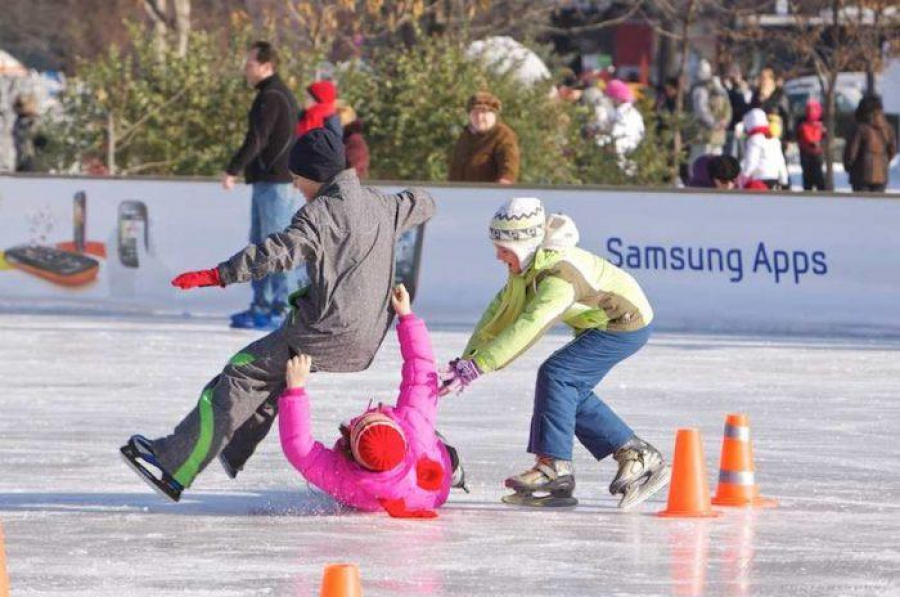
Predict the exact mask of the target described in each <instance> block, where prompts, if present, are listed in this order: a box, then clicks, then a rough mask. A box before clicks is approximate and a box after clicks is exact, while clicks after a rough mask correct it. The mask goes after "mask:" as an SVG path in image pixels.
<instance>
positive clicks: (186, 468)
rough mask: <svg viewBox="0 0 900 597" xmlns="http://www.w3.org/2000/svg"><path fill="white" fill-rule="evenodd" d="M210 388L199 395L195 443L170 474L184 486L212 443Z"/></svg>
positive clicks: (193, 474)
mask: <svg viewBox="0 0 900 597" xmlns="http://www.w3.org/2000/svg"><path fill="white" fill-rule="evenodd" d="M212 394H213V390H212V388H207V389H205V390H203V394H201V395H200V403H199V407H200V433H199V434H198V437H197V445H195V446H194V449H193V451H191V455H190V456H188V459H187V460H186V461H185V462H184V464H182V465H181V467H180V468H179V469H178V470H177V471H176V472H175V474H174V475H172V476H173V477H174V478H175V480H176V481H178V482H179V483H181V484H182V485H183V486H184V487H188V486H189V485H190V484H191V482H192V481H193V480H194V477H196V476H197V473H198V472H199V471H200V465H201V464H202V463H203V461H204V460H205V459H206V455H207V454H208V453H209V447H210V446H211V445H212V439H213V410H212Z"/></svg>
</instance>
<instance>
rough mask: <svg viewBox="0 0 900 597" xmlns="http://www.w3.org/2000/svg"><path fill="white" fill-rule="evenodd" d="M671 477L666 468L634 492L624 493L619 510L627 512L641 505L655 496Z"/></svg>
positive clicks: (670, 472) (653, 475) (657, 472)
mask: <svg viewBox="0 0 900 597" xmlns="http://www.w3.org/2000/svg"><path fill="white" fill-rule="evenodd" d="M671 477H672V471H671V470H670V469H669V467H668V466H666V467H663V468H662V469H660V470H658V471H656V472H655V473H653V474H652V475H651V476H650V478H649V479H647V481H646V482H645V483H644V484H643V485H641V486H640V487H639V488H637V489H636V490H635V491H632V492H630V493H627V492H626V493H625V495H624V496H622V499H621V500H619V509H620V510H624V511H626V512H627V511H629V510H632V509H634V508H635V507H637V506H639V505H641V504H643V503H644V502H645V501H647V500H648V499H650V498H651V497H653V496H654V495H656V493H657V492H658V491H659V490H661V489H662V488H663V487H665V486H666V485H668V484H669V479H670V478H671Z"/></svg>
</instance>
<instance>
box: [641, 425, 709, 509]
mask: <svg viewBox="0 0 900 597" xmlns="http://www.w3.org/2000/svg"><path fill="white" fill-rule="evenodd" d="M720 514H721V512H716V511H715V510H713V509H712V506H710V503H709V482H708V481H707V479H706V461H705V460H704V459H703V442H702V441H701V440H700V432H699V431H697V430H696V429H679V430H678V434H677V435H676V436H675V457H674V459H673V462H672V481H671V483H670V484H669V501H668V503H667V504H666V509H665V510H663V511H662V512H657V514H656V515H657V516H665V517H671V518H699V517H712V516H719V515H720Z"/></svg>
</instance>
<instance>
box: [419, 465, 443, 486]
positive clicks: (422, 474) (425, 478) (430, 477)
mask: <svg viewBox="0 0 900 597" xmlns="http://www.w3.org/2000/svg"><path fill="white" fill-rule="evenodd" d="M443 480H444V467H442V466H441V463H440V462H435V461H434V460H431V459H429V458H425V457H422V458H420V459H419V461H418V462H417V463H416V485H418V486H419V487H421V488H422V489H424V490H425V491H438V490H439V489H440V488H441V482H442V481H443Z"/></svg>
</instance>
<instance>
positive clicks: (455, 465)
mask: <svg viewBox="0 0 900 597" xmlns="http://www.w3.org/2000/svg"><path fill="white" fill-rule="evenodd" d="M434 434H435V435H436V436H437V438H438V439H439V440H440V442H441V443H442V444H444V447H445V448H447V454H448V455H449V456H450V466H451V467H452V469H453V474H452V475H451V477H450V489H462V490H463V491H465V492H466V493H470V491H469V486H468V485H466V471H465V469H464V468H463V465H462V461H461V460H460V459H459V452H457V450H456V448H455V447H453V446H451V445H450V444H448V443H447V438H445V437H444V436H443V435H441V432H440V431H438V430H435V431H434Z"/></svg>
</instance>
